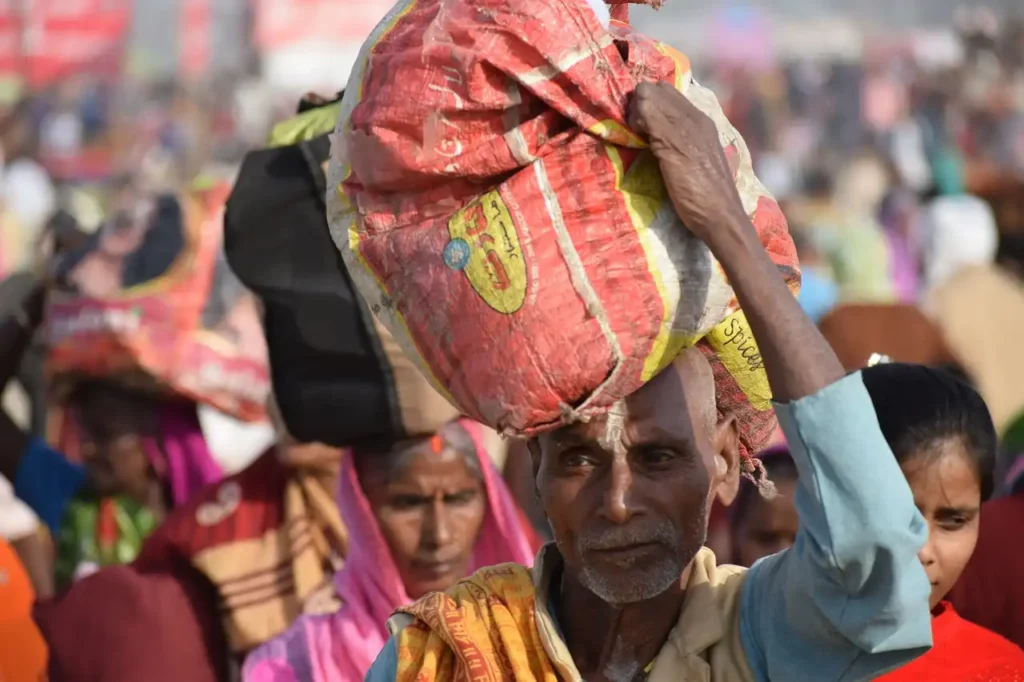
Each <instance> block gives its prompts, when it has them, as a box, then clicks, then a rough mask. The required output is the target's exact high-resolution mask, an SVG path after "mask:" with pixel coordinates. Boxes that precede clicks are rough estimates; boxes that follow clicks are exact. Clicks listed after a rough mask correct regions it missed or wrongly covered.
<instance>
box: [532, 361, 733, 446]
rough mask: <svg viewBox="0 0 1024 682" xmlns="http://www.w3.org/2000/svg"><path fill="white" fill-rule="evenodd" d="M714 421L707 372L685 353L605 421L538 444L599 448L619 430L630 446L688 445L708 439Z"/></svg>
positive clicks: (562, 431) (603, 418)
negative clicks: (672, 441)
mask: <svg viewBox="0 0 1024 682" xmlns="http://www.w3.org/2000/svg"><path fill="white" fill-rule="evenodd" d="M716 416H717V412H716V410H715V384H714V376H713V374H712V372H711V366H710V365H709V364H708V361H707V359H706V358H705V357H704V356H703V354H701V352H700V351H699V350H697V349H689V350H687V351H685V352H684V353H683V354H681V355H680V356H679V357H678V358H677V359H676V360H675V361H674V362H673V363H672V364H671V365H669V366H668V367H667V368H666V369H665V370H664V371H663V372H661V374H659V375H658V376H656V377H655V378H654V379H652V380H651V381H650V382H648V383H647V384H645V385H644V386H643V387H642V388H640V390H638V391H636V392H635V393H633V394H632V395H630V396H629V397H627V398H626V399H625V400H621V401H619V402H618V403H616V404H615V405H614V406H613V407H612V408H611V410H609V412H608V414H607V415H604V416H601V417H596V418H594V419H591V420H590V421H589V422H587V423H578V424H573V425H570V426H566V427H563V428H561V429H557V430H555V431H553V432H551V433H550V434H544V435H542V436H541V437H540V442H541V443H542V444H543V443H557V442H566V441H575V442H579V441H588V442H590V441H592V442H601V441H603V440H604V441H606V440H608V439H609V438H616V437H618V436H619V434H617V433H615V432H616V431H618V430H620V429H621V430H622V432H623V433H622V434H621V435H622V436H625V437H626V438H627V440H629V441H633V442H647V441H650V440H657V439H660V438H672V439H678V440H691V439H693V438H694V437H697V436H702V437H709V436H710V434H711V429H713V428H714V426H715V423H716Z"/></svg>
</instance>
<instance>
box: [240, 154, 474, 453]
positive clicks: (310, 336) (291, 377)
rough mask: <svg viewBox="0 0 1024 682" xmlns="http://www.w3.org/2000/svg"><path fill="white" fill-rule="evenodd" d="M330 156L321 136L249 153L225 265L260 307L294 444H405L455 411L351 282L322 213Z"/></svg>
mask: <svg viewBox="0 0 1024 682" xmlns="http://www.w3.org/2000/svg"><path fill="white" fill-rule="evenodd" d="M329 153H330V142H329V140H328V138H327V135H321V136H319V137H315V138H313V139H311V140H309V141H304V142H300V143H298V144H294V145H289V146H283V147H276V148H272V149H264V150H259V151H254V152H251V153H249V154H248V155H247V156H246V158H245V160H244V162H243V164H242V168H241V171H240V173H239V176H238V180H237V181H236V183H235V186H234V189H233V190H232V192H231V196H230V198H229V199H228V204H227V213H226V215H225V219H224V231H225V237H224V246H225V250H226V253H227V258H228V263H229V264H230V266H231V268H232V269H233V270H234V271H235V273H236V274H237V275H238V277H239V279H241V281H242V283H243V284H245V286H246V287H248V288H249V289H250V290H252V291H253V292H254V293H255V294H256V295H257V296H259V297H260V299H261V300H262V303H263V308H264V320H263V323H264V330H265V333H266V336H267V344H268V346H269V353H270V365H271V376H272V379H273V388H274V395H275V397H276V399H277V402H278V407H279V409H280V411H281V415H282V417H283V419H284V422H285V425H286V426H287V428H288V430H289V432H290V433H291V434H292V435H293V436H294V437H295V438H297V439H298V440H300V441H302V442H320V443H325V444H327V445H333V446H339V447H340V446H348V445H358V444H361V443H376V442H388V441H393V440H397V439H402V438H406V437H409V436H411V435H415V433H419V432H425V431H427V430H430V429H432V428H434V425H435V423H436V425H437V426H439V425H440V423H443V421H446V420H447V419H450V418H453V417H455V416H457V412H455V410H454V408H452V407H451V406H450V405H448V404H447V403H446V402H444V401H443V399H442V398H440V396H438V395H437V394H436V393H434V392H433V390H432V389H430V388H429V386H428V385H427V383H426V380H425V379H424V378H423V377H422V375H420V374H419V372H418V370H416V369H415V368H414V367H412V365H411V363H410V362H409V361H408V360H407V359H406V358H405V357H404V356H403V355H401V353H400V351H398V352H397V354H396V349H397V345H396V344H394V341H393V339H391V338H390V337H386V336H382V332H381V330H382V328H381V327H379V326H377V325H376V324H375V321H374V319H373V315H372V313H371V312H370V311H369V309H368V308H367V306H366V304H365V302H364V301H363V299H362V297H361V296H360V295H359V293H358V292H357V291H356V290H355V288H354V287H353V285H352V282H351V280H350V279H349V277H348V273H347V271H346V269H345V267H344V264H343V262H342V259H341V254H340V253H339V252H338V249H337V248H335V245H334V242H333V240H332V239H331V235H330V232H329V229H328V227H327V219H326V215H325V211H326V206H325V199H324V197H325V193H326V177H325V172H324V164H325V162H326V161H327V159H328V156H329ZM439 403H441V404H443V407H441V405H439ZM410 415H412V418H410ZM424 415H425V416H424ZM420 417H423V418H420ZM412 431H415V433H413V432H412Z"/></svg>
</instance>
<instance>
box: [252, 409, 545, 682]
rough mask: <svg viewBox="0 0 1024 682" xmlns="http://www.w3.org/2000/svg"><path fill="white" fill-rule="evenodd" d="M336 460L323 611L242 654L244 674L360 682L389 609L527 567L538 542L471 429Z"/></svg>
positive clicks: (302, 681)
mask: <svg viewBox="0 0 1024 682" xmlns="http://www.w3.org/2000/svg"><path fill="white" fill-rule="evenodd" d="M382 449H383V448H367V449H364V450H360V451H357V452H354V453H352V455H351V456H347V457H345V459H344V461H343V464H342V471H341V482H340V486H339V505H340V508H341V515H342V519H343V520H344V522H345V525H346V526H347V528H348V531H349V554H348V557H347V559H346V563H345V567H344V568H343V569H342V570H341V571H340V572H339V573H338V574H337V576H336V578H335V587H336V589H337V597H338V602H339V604H340V606H339V607H337V608H336V609H335V610H334V612H333V613H331V614H329V615H323V616H303V617H302V618H300V619H299V620H298V621H297V622H296V623H295V624H294V625H293V626H292V627H291V628H290V629H289V630H288V632H286V633H285V634H284V635H282V636H281V637H279V638H277V639H275V640H272V641H271V642H269V643H268V644H266V645H264V646H263V647H261V648H259V649H257V650H256V651H255V652H254V653H253V654H252V655H250V656H249V658H248V660H247V661H246V665H245V669H244V671H243V674H242V679H243V680H244V681H245V682H292V681H295V682H307V681H308V682H349V681H351V682H358V681H359V680H362V679H363V676H364V675H365V674H366V671H367V670H368V669H369V667H370V665H371V664H372V663H373V660H374V658H375V657H376V656H377V654H378V653H379V652H380V649H381V648H382V647H383V646H384V643H385V642H386V641H387V637H388V633H387V630H386V628H385V621H386V620H387V619H388V618H389V617H390V616H391V613H392V612H393V611H394V610H395V609H396V608H397V607H399V606H402V605H404V604H408V603H411V602H412V601H413V600H414V599H416V598H418V597H420V596H423V595H424V594H426V593H428V592H433V591H438V590H445V589H447V588H448V587H450V586H452V585H453V584H454V583H455V582H456V581H458V580H459V579H461V578H463V577H465V576H467V575H470V574H471V573H473V571H475V570H476V569H477V568H479V567H483V566H490V565H494V564H500V563H505V562H517V563H521V564H525V565H529V564H530V563H531V562H532V560H533V557H534V555H535V552H536V550H537V548H538V546H539V544H538V540H537V538H536V537H535V535H534V533H533V531H532V529H531V527H530V524H529V522H528V521H527V520H526V518H525V516H524V515H523V514H522V512H521V511H520V510H519V508H518V507H517V506H516V504H515V502H514V501H513V500H512V496H511V494H510V493H509V491H508V489H507V488H506V487H505V484H504V481H503V480H502V479H501V477H500V475H499V474H498V473H497V471H496V470H495V469H494V466H493V464H491V461H490V458H489V457H488V456H487V454H486V452H485V451H484V449H483V445H482V441H481V438H480V431H479V427H478V426H477V425H476V424H475V423H473V422H471V421H469V420H459V421H457V422H453V423H450V424H449V425H448V426H446V427H445V428H444V429H442V430H441V431H440V432H439V433H438V434H437V435H435V436H430V437H425V438H417V439H412V440H409V441H406V442H404V443H400V444H398V445H397V446H394V447H391V448H390V449H387V450H386V451H385V452H384V453H381V452H380V451H381V450H382Z"/></svg>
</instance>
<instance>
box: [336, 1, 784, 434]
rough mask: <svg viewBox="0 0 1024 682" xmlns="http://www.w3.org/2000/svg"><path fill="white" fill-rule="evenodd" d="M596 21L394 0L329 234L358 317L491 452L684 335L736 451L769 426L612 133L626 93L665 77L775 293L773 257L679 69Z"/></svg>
mask: <svg viewBox="0 0 1024 682" xmlns="http://www.w3.org/2000/svg"><path fill="white" fill-rule="evenodd" d="M613 9H614V10H615V14H614V15H613V19H612V21H611V22H610V24H608V26H607V27H606V25H605V23H604V20H603V18H602V17H600V16H599V15H598V13H597V12H595V11H594V9H593V8H592V7H591V5H590V4H588V2H586V0H557V1H556V2H549V1H548V0H523V2H520V3H517V4H516V5H515V8H514V10H513V9H512V8H511V5H510V4H509V3H508V2H505V1H504V0H477V1H474V2H468V1H466V0H444V1H443V0H419V1H417V2H412V1H410V0H405V1H403V2H399V3H398V5H397V6H396V7H395V8H394V9H393V10H392V12H391V13H390V14H389V16H388V17H386V18H385V19H384V21H383V22H382V23H381V24H380V25H379V26H378V27H377V29H376V30H375V31H374V32H373V34H372V35H371V36H370V39H369V40H368V42H367V43H366V45H365V46H364V48H363V51H362V54H361V56H360V60H359V61H358V63H357V66H356V68H355V69H354V70H353V73H352V77H351V80H350V82H349V86H348V88H347V90H346V96H345V98H344V100H343V102H342V107H341V113H340V117H339V121H338V127H337V129H336V132H335V137H334V146H333V149H332V158H331V166H330V171H329V175H328V186H329V190H328V219H329V222H330V225H331V231H332V235H333V237H334V239H335V243H336V244H337V245H338V247H339V249H340V250H341V252H342V255H343V256H344V258H345V263H346V265H347V267H348V271H349V273H350V275H351V277H352V280H353V282H354V283H355V285H356V286H357V288H358V289H359V290H360V291H361V292H362V294H363V295H364V296H365V297H366V299H367V301H368V303H369V305H370V308H371V310H372V311H373V312H374V313H375V314H376V315H377V317H378V318H379V319H380V320H381V321H382V322H383V324H384V325H385V326H386V327H387V328H388V330H389V331H390V332H391V334H392V335H393V336H394V337H395V339H396V340H397V341H398V343H399V344H400V345H401V346H402V348H403V349H404V350H405V351H406V353H407V354H408V355H409V356H410V357H411V358H413V359H414V360H415V361H416V362H417V363H418V364H419V366H420V367H421V369H423V370H424V372H425V374H426V375H427V376H428V377H429V378H430V379H431V381H432V382H433V383H434V385H435V387H436V388H437V389H438V390H439V391H440V392H441V393H442V394H443V395H445V397H447V398H448V399H449V400H451V401H452V403H453V404H455V405H456V406H458V407H459V408H460V410H461V411H462V412H463V413H464V414H467V415H469V416H470V417H472V418H474V419H476V420H478V421H482V422H483V423H486V424H488V425H490V426H492V427H494V428H496V429H498V430H499V431H500V432H502V433H504V434H505V435H513V436H530V435H533V434H535V433H537V432H539V431H542V430H545V429H549V428H553V427H557V426H558V425H560V424H564V423H571V422H573V421H576V420H581V419H587V418H589V417H591V416H595V415H600V414H603V413H604V412H606V411H607V409H608V408H609V407H610V406H611V405H613V404H614V403H615V402H616V401H618V400H620V399H622V398H624V397H625V396H628V395H630V394H631V393H633V392H634V391H636V390H637V389H638V388H639V387H640V386H641V385H643V383H644V382H646V381H648V380H649V379H650V378H652V377H653V376H655V375H656V374H657V373H658V372H659V371H660V370H662V369H663V368H664V367H665V366H667V365H668V363H670V362H671V361H672V359H673V358H674V357H675V356H676V355H677V354H678V353H679V351H680V350H682V349H683V348H685V347H687V346H691V345H693V344H696V343H698V342H702V340H703V342H704V344H705V346H706V351H707V352H708V353H709V355H710V356H712V358H713V360H714V364H715V366H716V371H715V375H716V378H717V379H718V380H719V399H720V400H719V403H720V408H721V409H722V410H723V411H730V412H733V413H736V414H737V416H738V417H739V421H740V423H741V424H742V425H743V426H744V427H745V431H744V434H743V438H744V445H745V447H746V448H747V449H748V450H751V451H753V450H756V449H758V447H759V445H760V444H761V441H762V440H763V438H764V437H765V436H766V435H767V434H768V433H769V432H770V431H771V428H772V413H771V407H770V392H769V390H768V384H767V379H766V376H765V373H764V368H763V365H762V363H761V357H760V354H759V353H758V350H757V346H756V344H755V343H754V340H753V336H752V334H751V332H750V328H749V326H748V325H747V323H746V320H745V318H744V317H743V315H742V312H741V311H739V310H738V304H737V301H736V298H735V295H734V293H733V291H732V288H731V287H730V286H729V283H728V282H727V281H726V278H725V274H724V272H723V271H722V269H721V267H720V266H719V265H718V263H717V262H716V261H715V260H714V259H713V257H712V256H711V253H710V252H709V251H708V249H707V247H706V246H705V245H704V244H703V243H701V242H700V241H699V240H697V239H696V238H694V237H693V236H692V235H691V234H690V233H689V232H688V231H687V230H685V228H684V227H683V225H682V224H681V223H680V221H679V219H678V217H677V216H676V214H675V212H674V210H673V209H672V206H671V202H670V201H669V200H668V196H667V192H666V189H665V186H664V184H663V182H662V180H661V176H660V173H659V171H658V164H657V160H656V159H655V158H654V156H653V155H652V154H651V153H650V151H649V150H648V149H647V148H646V143H645V142H644V140H642V139H641V138H639V137H638V136H637V135H635V134H634V133H633V132H632V131H630V130H629V129H628V127H627V124H626V118H627V106H628V101H629V97H630V95H631V93H632V92H633V90H634V89H635V88H636V85H637V84H638V83H640V82H643V81H650V80H659V81H666V82H669V83H673V84H674V85H675V86H676V87H677V88H678V89H679V90H680V91H682V92H683V93H684V94H686V95H687V96H688V97H689V98H690V99H691V100H692V101H693V102H694V103H695V104H696V105H697V106H698V107H699V108H700V109H701V110H703V111H704V112H705V113H707V114H708V115H709V116H710V117H711V118H712V119H713V120H714V121H715V123H716V125H717V127H718V130H719V137H720V140H721V143H722V146H723V148H724V149H725V151H726V155H727V157H728V159H729V161H730V163H731V165H732V167H733V170H734V174H735V179H736V186H737V188H738V190H739V193H740V196H741V198H742V200H743V204H744V207H745V208H746V209H747V211H748V213H749V214H750V216H751V218H752V220H753V222H754V225H755V226H756V228H757V231H758V234H759V235H760V237H761V240H762V242H763V244H764V246H765V248H766V250H767V251H768V252H769V254H770V255H771V257H772V259H773V260H774V261H775V262H776V263H777V264H778V266H779V268H780V270H781V271H782V273H783V276H784V277H785V278H786V279H787V281H788V283H789V284H790V286H791V288H792V289H794V291H795V290H796V289H798V287H799V272H798V269H797V263H796V254H795V249H794V248H793V244H792V241H791V239H790V237H789V234H788V230H787V228H786V223H785V219H784V218H783V216H782V214H781V212H780V210H779V208H778V205H777V204H776V202H775V201H774V200H773V199H772V197H771V196H770V195H769V194H768V192H767V190H766V189H765V188H764V187H763V185H762V184H761V183H760V182H759V181H758V180H757V178H756V177H755V176H754V174H753V170H752V165H751V158H750V154H749V152H748V150H747V148H746V145H745V144H744V142H743V140H742V139H741V138H740V136H739V135H738V133H737V132H736V130H735V129H734V128H733V127H732V126H731V125H730V124H729V122H728V121H727V120H726V118H725V116H724V114H723V113H722V109H721V107H720V106H719V104H718V102H717V101H716V99H715V97H714V95H713V94H711V93H710V92H709V91H708V90H706V89H704V88H702V87H700V86H699V85H698V84H697V83H695V82H694V81H693V79H692V76H691V72H690V65H689V62H688V61H687V59H686V58H685V57H684V56H683V55H681V54H680V53H679V52H677V51H675V50H673V49H672V48H670V47H668V46H666V45H663V44H660V43H657V42H655V41H652V40H650V39H648V38H646V37H644V36H642V35H640V34H638V33H636V32H635V31H633V30H632V29H631V28H630V27H629V26H628V25H627V24H625V23H622V22H621V21H616V20H615V18H617V17H621V10H622V9H623V6H621V5H616V6H615V7H613ZM396 74H401V77H396Z"/></svg>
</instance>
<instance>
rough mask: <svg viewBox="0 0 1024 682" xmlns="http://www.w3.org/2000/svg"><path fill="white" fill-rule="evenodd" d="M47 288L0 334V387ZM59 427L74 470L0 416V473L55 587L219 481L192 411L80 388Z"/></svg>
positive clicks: (118, 551)
mask: <svg viewBox="0 0 1024 682" xmlns="http://www.w3.org/2000/svg"><path fill="white" fill-rule="evenodd" d="M48 289H49V285H48V284H45V283H43V284H38V285H36V287H35V288H34V289H33V291H32V292H31V294H30V295H29V296H28V297H27V298H26V299H25V300H24V302H23V303H22V305H21V307H19V308H18V309H17V310H16V311H15V313H14V314H13V315H11V316H9V317H8V318H7V319H6V320H5V321H4V322H3V323H2V326H0V385H6V384H7V382H8V381H9V380H10V378H11V376H12V375H13V374H14V373H15V371H16V368H17V367H18V364H19V363H20V362H21V359H22V355H23V353H24V352H25V350H26V348H27V347H28V345H29V343H30V341H31V339H32V338H33V336H34V333H35V330H36V329H37V328H38V327H39V325H40V324H41V323H42V318H43V310H44V307H45V301H46V297H47V291H48ZM65 419H66V420H67V423H68V424H70V425H71V427H72V428H71V429H69V430H67V431H66V433H67V434H68V435H70V436H71V437H72V440H71V441H70V442H69V443H68V444H69V445H76V446H79V447H80V450H81V456H82V460H83V464H81V465H80V464H75V463H73V462H71V461H70V460H69V459H68V458H67V457H65V455H63V454H61V453H60V452H57V451H56V450H54V449H53V448H51V447H49V446H48V445H47V444H46V443H45V442H44V441H43V440H42V439H41V438H39V437H38V436H33V435H31V434H30V433H27V432H26V431H24V430H23V429H21V428H19V427H18V426H17V425H16V424H15V423H14V422H13V421H12V420H11V419H10V417H9V416H8V415H7V413H6V412H0V474H2V475H4V476H6V477H7V478H8V479H9V480H11V481H12V482H13V483H14V489H15V493H16V494H17V496H18V497H19V498H21V499H22V500H24V501H25V502H26V503H27V504H28V505H29V506H30V507H31V508H32V509H33V511H35V513H36V514H38V516H39V517H40V519H41V520H42V521H43V522H44V523H45V524H46V526H47V527H48V528H49V530H50V532H51V534H52V535H53V537H54V538H55V539H56V540H57V541H58V544H59V551H58V556H57V572H58V580H57V582H58V584H65V585H66V584H67V583H68V582H69V581H71V580H73V579H75V578H77V577H81V576H82V575H84V574H88V573H89V572H92V571H94V570H96V568H98V567H99V566H103V565H107V564H112V563H125V562H128V561H131V560H132V559H133V558H134V557H135V555H136V554H137V552H138V551H139V549H140V548H141V544H142V541H143V540H144V538H145V537H146V536H147V535H148V534H149V533H150V532H152V530H153V529H154V528H155V527H156V526H157V525H159V523H160V521H161V520H162V519H163V518H164V517H165V516H166V515H167V513H168V512H169V510H170V509H172V508H173V507H175V506H178V505H181V504H184V503H185V502H186V501H187V500H188V498H189V497H190V496H191V495H192V494H193V493H194V492H195V491H196V490H198V489H199V488H200V487H202V486H203V485H205V484H207V483H210V482H213V481H216V480H218V479H219V478H220V477H221V470H220V468H219V466H218V465H217V464H216V462H214V460H213V459H212V457H211V455H210V453H209V450H208V449H207V447H206V443H205V441H204V439H203V435H202V432H201V429H200V427H199V422H198V418H197V416H196V406H195V405H194V404H191V403H185V402H174V401H169V400H160V399H156V398H149V397H147V396H146V395H144V394H141V393H139V392H136V391H131V390H128V389H125V388H121V387H119V386H116V385H114V384H110V383H104V382H101V381H85V382H82V383H80V384H79V385H78V386H77V387H76V388H75V389H74V391H73V393H72V394H71V395H70V397H69V398H68V400H67V405H66V408H65ZM110 498H116V499H110Z"/></svg>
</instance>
